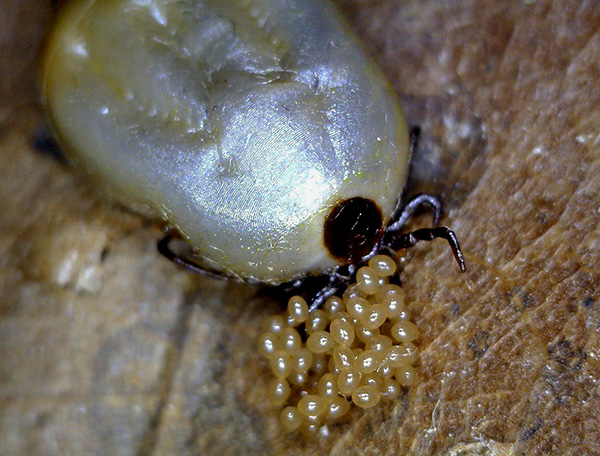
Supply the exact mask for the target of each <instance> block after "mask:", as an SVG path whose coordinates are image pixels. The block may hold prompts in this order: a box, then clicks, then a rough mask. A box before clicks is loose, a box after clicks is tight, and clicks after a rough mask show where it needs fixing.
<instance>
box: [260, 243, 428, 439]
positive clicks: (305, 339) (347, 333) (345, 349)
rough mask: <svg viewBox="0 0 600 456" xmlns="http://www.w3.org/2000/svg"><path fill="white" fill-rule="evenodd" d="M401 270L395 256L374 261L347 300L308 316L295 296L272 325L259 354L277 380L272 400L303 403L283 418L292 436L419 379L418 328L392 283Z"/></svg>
mask: <svg viewBox="0 0 600 456" xmlns="http://www.w3.org/2000/svg"><path fill="white" fill-rule="evenodd" d="M395 272H396V263H395V262H394V260H393V259H392V258H390V257H388V256H385V255H377V256H374V257H373V258H371V259H370V260H369V263H368V266H364V267H361V268H360V269H359V270H358V271H357V274H356V283H355V284H352V285H350V286H349V287H348V288H347V289H346V291H345V292H344V294H343V297H342V298H340V297H337V296H332V297H330V298H329V299H327V301H326V302H325V303H324V305H323V306H322V308H321V309H318V310H315V311H313V312H311V313H309V312H308V305H307V303H306V301H305V300H304V299H303V298H302V297H300V296H293V297H292V298H291V299H290V300H289V302H288V309H287V314H286V315H285V316H281V315H276V316H273V317H271V318H269V319H268V320H267V327H266V331H265V332H264V333H263V334H262V335H261V336H260V341H259V349H260V352H261V353H262V354H263V356H264V357H265V358H266V359H267V360H268V362H269V365H270V368H271V371H272V372H273V374H274V375H275V377H276V378H275V379H274V380H273V381H272V382H271V384H270V387H269V396H270V398H271V400H272V402H273V403H274V404H275V405H278V406H283V405H285V404H286V403H290V402H296V405H289V406H287V407H285V408H284V409H283V410H282V412H281V424H282V425H283V427H284V428H285V429H286V430H289V431H293V430H296V429H298V428H300V427H302V428H303V429H304V430H306V431H308V432H316V431H318V430H319V429H320V427H321V426H322V425H323V424H325V423H328V422H332V421H335V420H336V419H337V418H340V417H342V416H343V415H344V414H346V412H347V411H348V410H349V408H350V403H354V404H355V405H356V406H358V407H361V408H370V407H373V406H375V405H377V403H379V401H380V400H381V398H385V399H394V398H396V397H397V396H398V395H399V394H400V388H401V387H402V386H409V385H411V384H412V383H413V382H414V381H415V378H416V374H415V370H414V368H413V366H412V365H413V363H414V361H415V359H416V356H417V347H416V346H415V344H414V343H413V341H414V340H415V339H416V338H417V336H418V330H417V327H416V326H415V325H414V324H413V323H412V322H410V321H409V312H408V310H407V309H406V307H405V305H404V293H403V291H402V288H400V287H399V286H398V285H394V284H390V283H388V279H389V277H391V276H392V275H393V274H394V273H395Z"/></svg>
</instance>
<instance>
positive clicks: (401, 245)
mask: <svg viewBox="0 0 600 456" xmlns="http://www.w3.org/2000/svg"><path fill="white" fill-rule="evenodd" d="M438 238H441V239H446V241H448V244H450V248H451V249H452V253H453V254H454V258H456V262H457V263H458V266H459V268H460V270H461V271H462V272H465V271H466V270H467V266H466V265H465V259H464V257H463V253H462V250H461V249H460V245H459V243H458V239H457V238H456V234H454V231H452V230H451V229H450V228H448V227H446V226H439V227H436V228H422V229H420V230H416V231H411V232H410V233H404V234H399V233H397V232H389V231H388V232H387V233H386V240H385V245H386V246H387V247H389V248H390V249H392V250H400V249H409V248H411V247H413V246H414V245H416V244H417V242H419V241H433V240H434V239H438Z"/></svg>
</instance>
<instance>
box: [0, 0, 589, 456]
mask: <svg viewBox="0 0 600 456" xmlns="http://www.w3.org/2000/svg"><path fill="white" fill-rule="evenodd" d="M344 8H345V10H346V13H347V14H348V17H349V19H350V21H351V22H352V24H353V25H354V26H355V27H356V29H357V30H358V31H359V33H360V34H361V35H362V36H363V37H364V41H365V44H366V45H367V47H368V49H369V50H370V51H371V52H372V54H373V55H374V56H375V58H376V59H377V60H378V62H379V63H380V64H381V66H382V67H383V68H384V70H385V72H386V73H387V74H388V76H389V77H390V79H391V80H392V81H393V84H394V87H395V89H396V90H397V92H398V94H399V95H400V96H401V97H402V98H403V100H404V101H405V107H406V110H407V113H408V115H409V119H410V121H411V122H412V123H413V124H418V125H420V126H421V128H422V130H423V140H422V142H421V147H420V150H419V155H418V157H417V159H416V162H415V170H414V174H413V179H412V183H411V191H412V192H416V191H420V190H430V191H433V192H438V193H441V194H442V195H443V197H444V199H445V200H446V202H447V203H448V204H447V209H448V211H447V214H446V218H445V220H444V222H445V223H447V224H449V225H450V226H452V227H453V228H454V229H455V230H456V232H457V234H458V236H459V238H460V240H461V242H462V245H463V247H464V250H465V254H466V258H467V261H468V265H469V271H468V273H467V274H465V275H461V274H460V273H459V272H458V271H457V268H456V266H455V265H454V264H453V262H452V258H451V255H450V254H449V251H448V249H447V247H446V246H445V245H444V244H443V243H441V242H439V243H434V244H433V245H425V246H422V247H418V248H416V249H414V250H413V251H411V252H410V253H409V254H408V255H407V261H405V262H404V263H403V264H404V270H403V273H402V280H403V283H404V285H403V286H404V289H405V290H406V293H407V295H408V296H409V298H410V309H411V311H412V313H413V316H414V317H413V319H414V321H415V322H416V324H417V325H418V326H419V328H420V329H421V331H422V338H421V347H422V354H421V358H420V361H419V373H420V382H419V383H418V385H417V386H416V387H413V388H411V389H410V390H407V391H406V392H405V393H404V394H403V395H402V396H401V398H400V399H398V400H397V401H395V402H394V403H387V404H383V405H382V406H380V407H376V408H375V409H372V410H370V411H368V412H366V413H365V412H359V411H354V412H353V413H351V416H350V417H349V418H348V419H347V420H345V421H344V422H343V423H341V424H339V425H336V426H332V427H330V428H329V435H328V436H323V437H321V438H317V439H312V440H306V439H304V438H302V437H300V436H295V435H291V436H290V435H284V434H282V433H281V432H280V430H279V427H278V424H277V421H276V419H277V412H276V411H274V410H271V409H269V407H267V406H265V405H264V401H265V386H266V384H267V382H268V376H267V375H266V372H265V368H264V365H263V364H262V362H261V361H260V359H259V356H258V354H257V353H256V351H255V349H254V344H255V338H256V336H257V334H258V333H259V331H260V324H261V321H262V319H263V318H264V317H265V316H266V315H269V314H271V313H273V312H275V311H276V310H277V304H276V303H274V302H272V301H269V300H268V299H267V298H264V297H259V296H257V295H256V290H255V289H252V288H249V287H245V286H242V285H235V284H226V283H221V282H214V281H211V280H208V279H198V278H194V277H189V276H187V274H185V273H183V272H181V271H179V270H177V269H176V268H175V266H173V265H171V264H169V263H168V262H166V261H165V260H163V259H162V258H160V257H159V256H158V254H157V253H156V252H155V240H156V238H157V237H158V236H159V234H160V233H159V231H158V229H157V228H156V227H154V226H153V225H151V224H149V223H147V222H146V221H144V220H142V219H141V218H139V217H138V216H136V215H134V214H131V213H129V212H127V211H125V210H123V209H120V208H118V207H116V206H115V205H112V204H111V203H109V202H105V200H103V199H101V198H99V197H98V196H97V195H96V194H95V193H94V192H93V190H92V189H88V188H87V187H86V186H85V183H84V182H82V181H81V180H80V178H79V177H78V176H77V175H76V174H75V173H74V172H73V171H72V170H70V169H69V168H68V167H67V166H65V165H64V164H61V163H60V162H58V161H56V160H54V159H52V158H51V157H48V156H46V155H44V154H42V153H40V152H39V151H37V150H36V148H35V147H34V146H33V144H34V139H35V137H36V135H38V134H39V132H40V129H41V128H42V126H43V117H42V116H41V114H40V110H39V106H38V105H37V104H36V93H35V86H34V81H35V57H36V55H37V52H38V49H39V46H40V43H41V37H42V34H43V31H44V30H45V28H46V27H47V26H48V24H49V23H50V21H51V17H52V14H51V8H50V5H49V2H48V1H45V2H42V1H33V0H22V1H19V0H8V1H5V2H4V3H3V4H2V5H1V6H0V60H1V61H0V68H1V71H2V73H1V79H0V88H1V92H0V454H7V455H9V454H10V455H31V454H36V455H37V454H43V455H46V454H47V455H70V454H72V455H79V454H89V455H101V454H113V455H137V454H140V455H149V454H154V455H167V454H179V455H213V454H214V455H234V454H250V455H253V454H256V455H259V454H274V455H279V454H293V455H309V454H330V455H359V454H369V455H383V454H385V455H399V454H410V455H432V454H447V455H458V454H461V455H469V454H489V455H492V454H493V455H519V454H527V455H535V454H539V455H542V454H561V455H562V454H577V455H587V454H590V455H591V454H599V453H600V419H599V416H600V390H599V382H600V292H599V290H600V233H599V228H598V222H599V219H600V214H599V208H600V194H599V193H600V191H599V185H600V172H599V171H600V161H599V157H600V84H599V82H600V79H599V78H600V4H599V3H598V2H594V1H585V0H584V1H581V0H562V1H558V0H557V1H550V0H540V1H537V2H526V1H522V2H508V1H506V2H499V1H493V0H467V1H452V2H449V1H443V0H430V1H416V0H415V1H398V0H390V1H369V0H364V1H360V0H354V1H352V2H346V3H345V5H344Z"/></svg>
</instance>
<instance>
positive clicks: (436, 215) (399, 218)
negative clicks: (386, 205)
mask: <svg viewBox="0 0 600 456" xmlns="http://www.w3.org/2000/svg"><path fill="white" fill-rule="evenodd" d="M422 206H429V207H430V208H431V211H432V214H433V226H437V225H438V223H439V222H440V218H441V216H442V210H443V206H442V202H441V201H440V200H439V199H438V198H436V197H435V196H432V195H428V194H426V193H421V194H420V195H417V196H415V197H414V198H413V199H411V200H410V201H409V202H408V203H406V205H405V206H404V207H402V206H400V200H398V204H397V205H396V208H395V209H394V211H393V212H392V220H394V222H393V223H392V224H391V225H390V226H388V228H387V231H397V230H399V229H400V228H402V227H403V226H404V225H406V222H407V220H408V219H409V218H411V217H412V215H413V214H414V213H415V211H416V210H417V209H419V208H420V207H422Z"/></svg>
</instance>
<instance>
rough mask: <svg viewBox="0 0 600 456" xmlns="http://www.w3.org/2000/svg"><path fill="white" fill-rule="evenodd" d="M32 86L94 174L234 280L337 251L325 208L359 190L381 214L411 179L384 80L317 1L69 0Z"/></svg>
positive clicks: (332, 261) (322, 261) (281, 278)
mask: <svg viewBox="0 0 600 456" xmlns="http://www.w3.org/2000/svg"><path fill="white" fill-rule="evenodd" d="M43 94H44V99H45V103H46V106H47V108H48V112H49V114H50V117H51V119H52V122H53V125H54V128H55V130H56V132H57V135H58V137H59V140H60V142H61V144H62V146H63V147H64V149H65V150H66V152H67V154H68V155H69V156H70V158H71V159H72V161H73V162H75V163H76V164H77V165H78V166H79V167H80V168H81V169H82V170H83V171H84V172H85V173H86V174H87V175H88V176H90V178H91V179H93V181H94V182H97V183H98V186H100V187H102V188H104V189H106V190H108V191H109V192H110V193H112V194H113V195H114V196H116V197H117V198H118V199H119V200H121V201H122V202H124V203H125V204H126V205H128V206H130V207H132V208H133V209H135V210H138V211H141V212H143V213H145V214H147V215H149V216H151V217H154V218H160V219H163V220H165V221H166V222H167V223H168V224H169V225H171V226H172V227H174V228H175V229H176V230H177V231H178V232H179V233H180V234H181V236H182V237H183V238H184V239H185V240H186V241H187V242H188V243H189V244H190V245H191V246H192V247H193V250H194V258H195V259H196V260H197V262H198V263H199V264H200V265H201V266H202V267H205V268H207V269H210V270H213V271H217V272H219V273H223V274H225V275H230V276H236V277H239V278H242V279H249V280H256V281H261V282H268V283H281V282H285V281H289V280H291V279H294V278H297V277H300V276H303V275H307V274H319V273H322V272H324V271H327V270H330V269H331V268H334V267H336V266H338V265H340V264H342V263H344V262H346V261H347V259H345V258H343V255H342V257H340V255H338V254H336V252H335V251H333V252H332V251H331V248H330V246H327V245H325V227H326V219H327V217H328V215H329V214H330V213H331V212H332V210H333V209H334V208H335V207H336V206H338V205H339V204H340V203H341V202H343V201H346V200H349V199H352V198H362V199H363V200H365V201H369V202H370V203H369V204H370V205H371V206H372V208H371V209H374V211H376V212H378V213H379V214H380V217H381V222H380V223H381V224H382V226H383V225H385V224H387V223H388V222H389V221H390V217H391V214H392V211H393V210H394V207H395V205H396V202H397V200H398V196H399V195H400V193H401V191H402V188H403V186H404V184H405V181H406V178H407V168H408V161H409V139H408V135H407V128H406V124H405V121H404V118H403V115H402V112H401V110H400V108H399V106H398V103H397V101H396V99H395V97H394V95H393V93H392V91H391V89H390V86H389V84H388V83H387V82H386V81H385V79H384V78H383V77H382V75H381V73H380V71H379V70H378V69H377V67H376V66H375V65H374V64H373V63H372V62H371V61H370V60H369V59H368V58H367V56H366V55H365V53H364V52H363V50H362V49H361V47H360V45H359V43H358V42H357V39H356V37H355V36H354V35H353V34H352V33H351V31H350V30H349V28H348V26H347V25H346V24H345V23H344V22H343V20H342V19H341V18H340V17H339V14H338V12H337V11H336V10H335V9H334V8H333V6H332V5H331V4H329V3H327V2H324V1H322V0H246V1H242V0H218V1H217V0H214V1H200V0H194V1H192V0H188V1H177V2H173V1H171V0H145V1H141V0H121V1H117V0H81V1H76V2H75V3H72V4H71V5H70V6H68V7H67V9H66V10H65V12H64V13H63V14H62V15H61V17H60V19H59V21H58V23H57V26H56V28H55V29H54V32H53V34H52V36H51V39H50V41H49V45H48V48H47V51H46V55H45V61H44V73H43ZM381 234H382V233H379V235H381ZM334 237H335V236H334Z"/></svg>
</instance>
